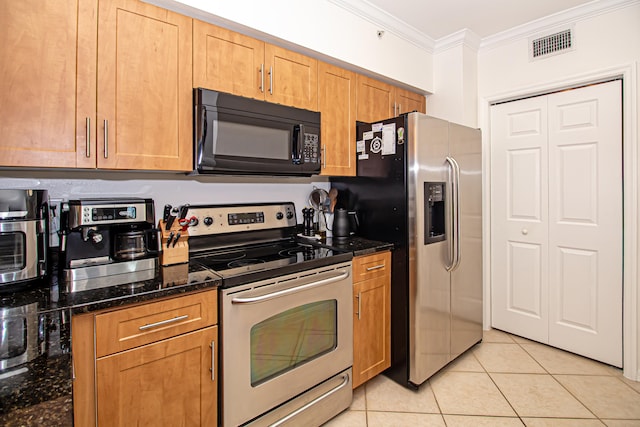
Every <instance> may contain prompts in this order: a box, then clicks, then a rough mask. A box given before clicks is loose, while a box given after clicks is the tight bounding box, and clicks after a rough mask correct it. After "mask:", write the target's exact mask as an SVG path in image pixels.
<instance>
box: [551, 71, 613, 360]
mask: <svg viewBox="0 0 640 427" xmlns="http://www.w3.org/2000/svg"><path fill="white" fill-rule="evenodd" d="M621 93H622V88H621V82H620V81H614V82H609V83H606V84H598V85H594V86H589V87H585V88H582V89H578V90H571V91H566V92H560V93H556V94H552V95H549V97H548V102H549V104H548V106H549V208H550V209H549V317H550V323H549V344H551V345H553V346H555V347H559V348H563V349H565V350H569V351H572V352H574V353H578V354H582V355H584V356H587V357H590V358H592V359H597V360H600V361H602V362H605V363H608V364H611V365H615V366H619V367H621V366H622V103H621Z"/></svg>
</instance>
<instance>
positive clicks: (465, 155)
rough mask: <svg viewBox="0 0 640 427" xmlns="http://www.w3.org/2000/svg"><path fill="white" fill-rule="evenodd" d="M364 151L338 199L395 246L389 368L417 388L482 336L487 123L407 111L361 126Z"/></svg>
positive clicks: (373, 235) (364, 228) (366, 228)
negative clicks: (473, 124)
mask: <svg viewBox="0 0 640 427" xmlns="http://www.w3.org/2000/svg"><path fill="white" fill-rule="evenodd" d="M357 155H358V157H357V158H358V160H357V177H355V178H332V179H331V183H332V186H334V187H336V188H337V189H338V190H339V192H338V200H337V205H336V206H337V207H344V208H347V209H349V210H351V211H355V212H356V213H357V216H358V219H359V227H358V230H357V235H359V236H362V237H366V238H370V239H374V240H383V241H388V242H392V243H393V244H394V250H393V252H392V271H391V274H392V283H391V368H389V369H388V370H387V371H386V372H385V374H386V375H388V376H389V377H391V378H393V379H394V380H395V381H397V382H399V383H400V384H403V385H405V386H408V387H413V388H415V387H418V386H419V385H420V384H422V383H424V382H425V381H426V380H427V379H428V378H429V377H430V376H432V375H433V374H434V373H436V372H437V371H439V370H440V369H441V368H442V367H444V366H445V365H447V364H448V363H449V362H451V361H452V360H453V359H455V358H456V357H458V356H459V355H461V354H462V353H463V352H464V351H466V350H467V349H469V348H470V347H472V346H473V345H474V344H476V343H477V342H479V341H480V340H481V339H482V157H481V137H480V130H478V129H472V128H469V127H465V126H461V125H458V124H454V123H451V122H447V121H445V120H440V119H437V118H434V117H430V116H427V115H425V114H422V113H415V112H414V113H408V114H403V115H401V116H399V117H396V118H391V119H388V120H383V121H380V122H376V123H371V124H363V123H359V124H358V125H357Z"/></svg>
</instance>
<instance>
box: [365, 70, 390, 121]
mask: <svg viewBox="0 0 640 427" xmlns="http://www.w3.org/2000/svg"><path fill="white" fill-rule="evenodd" d="M394 103H395V87H394V86H392V85H390V84H387V83H384V82H381V81H378V80H375V79H372V78H370V77H366V76H363V75H360V74H358V101H357V106H358V111H357V113H356V120H358V121H361V122H366V123H371V122H375V121H377V120H384V119H388V118H389V117H393V116H395V114H394Z"/></svg>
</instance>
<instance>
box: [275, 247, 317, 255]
mask: <svg viewBox="0 0 640 427" xmlns="http://www.w3.org/2000/svg"><path fill="white" fill-rule="evenodd" d="M314 252H315V248H314V247H313V246H311V245H307V244H300V245H299V246H296V247H293V248H287V249H283V250H281V251H280V252H278V254H279V255H280V256H282V257H285V258H286V257H295V256H297V255H298V254H313V253H314Z"/></svg>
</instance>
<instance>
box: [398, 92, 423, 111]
mask: <svg viewBox="0 0 640 427" xmlns="http://www.w3.org/2000/svg"><path fill="white" fill-rule="evenodd" d="M412 111H418V112H420V113H426V112H427V108H426V98H425V97H424V95H420V94H419V93H415V92H411V91H408V90H406V89H401V88H396V112H397V114H402V113H410V112H412Z"/></svg>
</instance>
